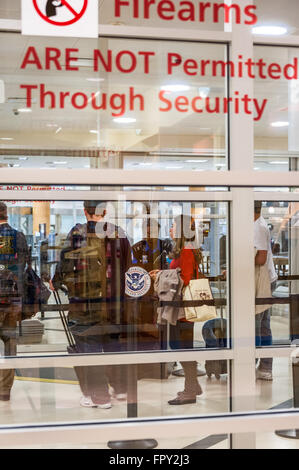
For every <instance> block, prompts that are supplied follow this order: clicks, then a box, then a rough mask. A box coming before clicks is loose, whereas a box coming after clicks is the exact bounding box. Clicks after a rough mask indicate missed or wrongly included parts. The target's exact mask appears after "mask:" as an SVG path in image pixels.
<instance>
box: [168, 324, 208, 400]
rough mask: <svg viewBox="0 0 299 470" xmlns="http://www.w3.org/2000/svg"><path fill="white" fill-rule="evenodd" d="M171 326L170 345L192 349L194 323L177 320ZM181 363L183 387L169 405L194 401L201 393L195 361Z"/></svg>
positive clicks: (176, 347)
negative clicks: (175, 323)
mask: <svg viewBox="0 0 299 470" xmlns="http://www.w3.org/2000/svg"><path fill="white" fill-rule="evenodd" d="M172 328H173V330H172V342H171V343H170V344H171V347H172V348H173V349H193V339H194V323H191V322H178V323H177V325H176V326H175V327H172ZM181 365H182V367H183V370H184V375H185V387H184V390H183V391H182V392H178V394H177V397H176V398H174V399H173V400H169V401H168V403H169V405H184V404H187V403H196V396H197V395H201V394H202V389H201V386H200V384H199V382H198V379H197V362H196V361H183V362H181Z"/></svg>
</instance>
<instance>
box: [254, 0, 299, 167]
mask: <svg viewBox="0 0 299 470" xmlns="http://www.w3.org/2000/svg"><path fill="white" fill-rule="evenodd" d="M264 3H265V2H264ZM271 9H272V5H271ZM274 11H275V10H274ZM254 60H255V62H258V61H260V60H262V61H263V62H264V63H265V64H266V67H264V72H261V73H265V71H266V70H267V71H268V72H267V78H261V73H260V72H259V73H258V70H257V68H255V73H256V78H255V81H254V94H255V98H256V99H258V100H261V101H262V100H264V99H266V100H267V103H266V107H265V111H264V113H263V115H262V117H261V119H260V120H259V121H256V122H255V124H254V132H255V134H254V136H255V140H254V142H255V160H254V169H255V170H257V171H279V172H287V171H297V170H298V137H297V119H298V112H297V105H296V103H297V95H298V91H297V87H298V80H297V79H294V78H296V76H297V75H298V48H296V47H274V46H255V47H254ZM271 64H272V65H271ZM274 64H276V65H274ZM270 66H271V67H274V68H273V69H272V71H271V70H270ZM269 70H270V72H271V73H272V72H273V75H272V76H273V78H272V79H271V78H270V77H269V73H270V72H269ZM278 70H279V72H277V71H278ZM271 73H270V76H271ZM275 77H276V79H275ZM277 77H279V79H277ZM286 77H289V79H287V78H286Z"/></svg>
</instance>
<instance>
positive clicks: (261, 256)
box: [255, 250, 268, 266]
mask: <svg viewBox="0 0 299 470" xmlns="http://www.w3.org/2000/svg"><path fill="white" fill-rule="evenodd" d="M267 253H268V252H267V250H258V252H257V254H256V255H255V264H256V265H257V266H263V265H264V264H265V263H266V261H267Z"/></svg>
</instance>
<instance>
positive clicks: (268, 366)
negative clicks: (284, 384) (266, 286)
mask: <svg viewBox="0 0 299 470" xmlns="http://www.w3.org/2000/svg"><path fill="white" fill-rule="evenodd" d="M275 288H276V282H272V284H271V292H273V291H274V290H275ZM270 321H271V308H269V309H268V310H265V311H264V312H262V313H259V314H258V315H255V346H256V347H263V346H272V344H273V340H272V331H271V325H270ZM272 366H273V358H272V357H265V358H264V357H263V358H261V359H260V361H259V369H260V370H262V371H264V372H272Z"/></svg>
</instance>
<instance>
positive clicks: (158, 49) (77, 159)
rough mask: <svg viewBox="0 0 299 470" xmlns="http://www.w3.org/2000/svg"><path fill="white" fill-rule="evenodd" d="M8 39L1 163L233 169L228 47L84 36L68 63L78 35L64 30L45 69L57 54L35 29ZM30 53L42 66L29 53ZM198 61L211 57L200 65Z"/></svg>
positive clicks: (2, 52)
mask: <svg viewBox="0 0 299 470" xmlns="http://www.w3.org/2000/svg"><path fill="white" fill-rule="evenodd" d="M106 8H110V2H109V5H108V3H107V5H105V9H104V10H106ZM222 13H223V12H221V14H222ZM101 22H103V17H102V16H101ZM166 23H168V22H166ZM163 26H165V22H164V24H163ZM221 27H222V28H223V22H222V24H221ZM209 29H210V28H209ZM10 40H11V43H13V44H14V47H13V48H12V49H11V51H10V53H11V62H7V55H6V54H7V48H6V47H4V46H3V47H2V48H1V47H0V59H1V60H0V63H1V64H6V66H5V69H4V68H2V69H1V79H2V80H3V81H4V83H5V89H6V94H7V100H6V102H5V103H4V104H3V105H1V109H2V113H3V116H5V119H4V120H2V121H1V124H0V166H1V167H15V168H36V169H40V168H42V169H44V168H47V169H49V170H50V169H51V170H54V171H55V170H57V169H60V168H62V169H70V168H82V169H83V168H84V169H93V168H102V169H105V168H106V169H108V168H109V169H113V168H120V169H127V170H148V169H153V170H155V169H156V170H166V171H171V170H180V169H182V170H194V171H197V170H198V171H202V170H223V169H226V168H227V158H226V156H227V155H226V154H227V152H226V149H227V143H226V142H227V137H226V120H227V115H228V106H227V99H228V98H226V96H227V92H226V90H227V77H226V76H225V75H226V72H225V65H223V67H224V68H222V64H225V61H226V46H225V45H220V44H208V43H198V42H196V43H194V44H193V45H192V48H191V49H190V45H189V43H188V44H186V43H184V42H177V41H176V42H171V41H166V42H164V41H162V42H159V43H158V42H156V41H150V40H137V39H123V38H122V39H115V38H114V39H113V38H101V39H99V40H97V39H79V40H78V42H77V44H76V48H77V52H76V51H75V50H74V49H72V51H73V53H74V57H76V60H74V61H70V62H71V67H69V63H68V61H67V60H66V59H65V58H64V57H65V54H66V51H65V49H67V50H69V49H71V48H73V41H72V39H71V38H64V40H63V47H61V48H60V49H59V51H60V53H61V55H60V58H59V60H58V63H59V65H58V63H57V62H56V66H53V63H52V65H51V64H50V66H49V67H50V69H48V70H45V69H44V68H43V67H44V66H45V62H46V57H47V54H48V55H49V54H50V53H51V51H52V52H53V49H51V44H49V41H48V39H47V38H42V39H41V38H39V39H38V40H37V39H36V37H32V38H31V37H29V38H28V39H26V44H25V42H24V39H23V37H22V36H20V35H17V34H12V33H8V34H5V38H4V36H3V41H1V44H7V43H9V42H10ZM30 48H31V49H30ZM33 51H35V54H37V56H38V60H39V61H40V63H42V64H43V65H42V66H41V67H37V65H36V63H35V64H33V63H30V61H29V63H28V60H26V57H27V59H30V58H32V57H33V54H34V52H33ZM55 51H56V52H57V49H55ZM190 51H192V53H191V52H190ZM37 56H36V55H35V56H34V57H35V58H36V57H37ZM72 57H73V56H72ZM212 61H213V63H215V64H217V65H216V67H219V71H220V72H219V73H217V76H215V73H213V67H212V66H211V64H212ZM65 62H66V63H65ZM202 62H206V63H208V64H210V65H209V66H207V67H206V68H205V69H204V73H201V67H202V65H201V64H202ZM194 64H195V65H194ZM72 66H74V67H72ZM16 67H17V73H15V72H16ZM41 84H42V85H41ZM66 84H67V85H66ZM20 86H22V87H23V88H20ZM30 86H33V87H35V88H32V89H31V88H28V87H30ZM26 87H27V88H26ZM29 90H31V91H32V93H31V95H32V96H29V94H30V93H29ZM31 98H32V99H31ZM29 101H30V102H29ZM220 102H221V103H223V102H224V103H226V105H224V109H225V111H224V112H222V111H223V107H222V105H221V112H218V111H217V109H218V107H219V103H220ZM217 103H218V104H217ZM29 104H30V106H29ZM26 106H27V108H26ZM25 110H26V111H28V110H29V111H31V112H24V111H25ZM29 147H30V150H28V148H29Z"/></svg>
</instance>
